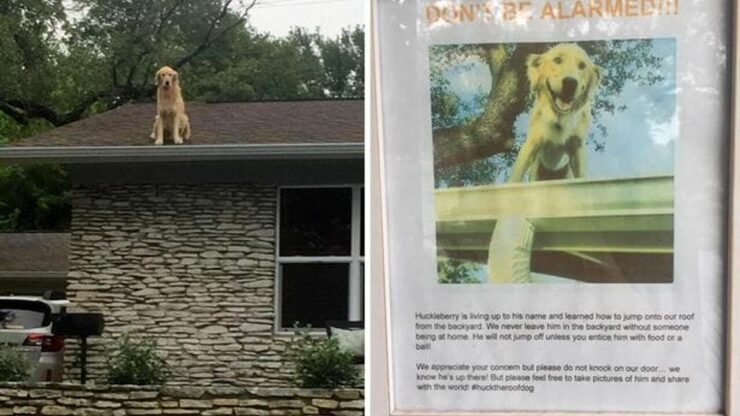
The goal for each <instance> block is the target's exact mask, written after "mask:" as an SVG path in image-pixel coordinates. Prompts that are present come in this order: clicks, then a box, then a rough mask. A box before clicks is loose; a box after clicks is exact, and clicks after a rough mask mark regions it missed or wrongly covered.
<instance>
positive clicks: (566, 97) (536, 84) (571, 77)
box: [509, 43, 602, 182]
mask: <svg viewBox="0 0 740 416" xmlns="http://www.w3.org/2000/svg"><path fill="white" fill-rule="evenodd" d="M601 73H602V69H601V68H600V67H599V66H597V65H595V64H594V63H593V62H592V61H591V58H590V57H589V56H588V54H587V53H586V52H585V51H584V50H583V49H581V47H579V46H578V45H576V44H573V43H561V44H559V45H556V46H554V47H552V48H551V49H549V50H548V51H547V52H545V53H543V54H540V55H530V56H529V57H528V58H527V77H528V78H529V84H530V87H531V91H532V95H533V96H534V104H533V106H532V112H531V114H530V119H529V127H528V130H527V139H526V140H525V142H524V144H523V145H522V148H521V150H520V151H519V155H518V156H517V159H516V162H514V167H513V168H512V171H511V177H510V179H509V181H510V182H522V181H523V180H524V175H525V174H528V176H529V181H530V182H532V181H537V180H548V179H564V178H568V177H575V178H582V177H584V176H585V174H586V139H587V135H588V129H589V126H590V125H591V104H592V102H593V99H594V96H595V94H596V90H597V89H598V86H599V83H600V82H601Z"/></svg>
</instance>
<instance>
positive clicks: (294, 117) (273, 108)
mask: <svg viewBox="0 0 740 416" xmlns="http://www.w3.org/2000/svg"><path fill="white" fill-rule="evenodd" d="M363 103H364V102H363V100H321V101H272V102H250V103H219V104H205V103H188V104H187V113H188V117H189V118H190V125H191V129H192V138H191V140H190V143H191V144H195V145H219V144H320V143H362V142H363V137H364V109H363V105H364V104H363ZM155 113H156V105H155V104H127V105H124V106H122V107H119V108H117V109H114V110H111V111H108V112H105V113H102V114H98V115H95V116H92V117H88V118H86V119H83V120H80V121H76V122H74V123H70V124H67V125H65V126H62V127H58V128H55V129H52V130H49V131H47V132H45V133H42V134H39V135H36V136H33V137H29V138H26V139H22V140H18V141H15V142H13V143H12V144H10V146H12V147H28V146H38V147H43V146H63V147H79V146H85V147H87V146H151V145H153V144H152V141H151V140H150V139H149V134H150V133H151V130H152V125H153V123H154V116H155ZM165 143H167V142H165Z"/></svg>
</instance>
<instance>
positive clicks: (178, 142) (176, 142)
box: [173, 136, 182, 144]
mask: <svg viewBox="0 0 740 416" xmlns="http://www.w3.org/2000/svg"><path fill="white" fill-rule="evenodd" d="M173 140H174V142H175V144H182V137H180V136H175V137H174V138H173Z"/></svg>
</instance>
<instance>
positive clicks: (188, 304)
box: [65, 184, 292, 386]
mask: <svg viewBox="0 0 740 416" xmlns="http://www.w3.org/2000/svg"><path fill="white" fill-rule="evenodd" d="M276 200H277V188H276V187H275V186H257V185H240V184H221V185H214V184H207V185H115V186H105V185H95V186H88V187H81V188H77V189H75V191H74V199H73V212H72V235H71V250H70V251H71V254H70V272H69V279H68V287H67V295H68V298H69V299H70V301H71V302H72V304H73V305H72V306H71V308H70V311H71V312H102V313H103V314H104V316H105V321H106V323H105V325H106V329H105V334H104V335H103V336H102V337H93V338H90V344H91V353H90V358H89V364H88V369H89V372H90V376H91V378H92V379H93V380H94V381H98V382H102V381H103V380H102V379H101V376H102V374H103V372H102V368H103V364H104V355H103V351H104V347H105V346H106V345H110V344H111V342H112V341H115V339H116V338H117V337H118V336H119V335H120V334H122V333H123V332H124V331H128V332H132V333H134V334H137V335H142V336H146V337H154V338H156V339H157V341H158V344H159V346H160V349H161V350H162V351H163V353H164V354H165V355H166V359H167V361H168V362H169V363H171V364H172V366H173V367H174V369H175V374H174V376H173V379H172V381H173V382H175V383H177V382H179V383H182V384H191V385H192V384H195V385H198V384H200V385H206V384H214V383H215V384H223V383H229V384H237V385H243V386H287V385H288V384H289V380H290V379H291V377H292V374H291V368H290V365H289V364H287V363H286V356H285V348H286V344H285V341H286V340H287V339H288V336H286V335H276V334H275V333H274V318H275V307H274V304H275V293H274V279H275V221H276ZM68 345H69V348H68V351H69V353H68V354H67V357H66V362H67V371H66V375H65V379H66V380H70V379H74V380H76V377H77V373H78V370H79V366H78V365H77V363H76V362H75V358H76V351H77V349H76V346H75V342H74V341H71V342H68Z"/></svg>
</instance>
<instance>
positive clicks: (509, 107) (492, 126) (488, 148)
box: [432, 44, 544, 169]
mask: <svg viewBox="0 0 740 416" xmlns="http://www.w3.org/2000/svg"><path fill="white" fill-rule="evenodd" d="M543 51H544V45H543V44H520V45H518V46H517V47H516V49H515V50H514V52H513V53H509V52H507V51H506V48H505V47H504V45H502V44H498V45H486V46H485V47H484V52H485V55H486V63H487V64H488V66H489V68H490V69H491V79H492V82H491V92H490V93H489V95H488V103H487V104H486V107H485V109H484V110H483V114H481V115H480V116H479V117H478V118H476V119H475V120H473V121H471V122H470V123H468V124H465V125H461V126H455V127H449V128H442V129H437V130H434V131H433V132H432V136H433V141H434V166H435V168H437V169H438V168H446V167H450V166H453V165H458V164H461V163H466V162H471V161H474V160H478V159H484V158H487V157H489V156H492V155H495V154H497V153H502V152H505V151H507V150H509V149H511V147H512V146H513V145H514V122H515V121H516V118H517V116H518V115H519V114H521V113H522V112H523V111H524V110H525V109H526V106H527V96H528V95H529V82H528V81H527V76H526V74H527V68H526V62H527V56H528V55H530V54H533V53H541V52H543Z"/></svg>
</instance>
